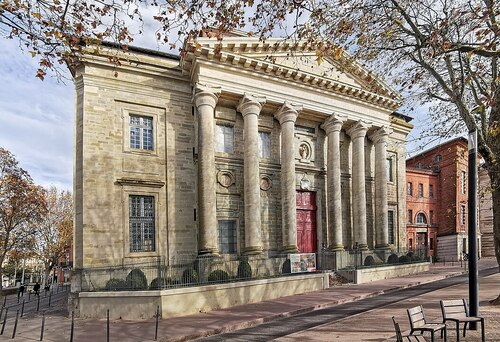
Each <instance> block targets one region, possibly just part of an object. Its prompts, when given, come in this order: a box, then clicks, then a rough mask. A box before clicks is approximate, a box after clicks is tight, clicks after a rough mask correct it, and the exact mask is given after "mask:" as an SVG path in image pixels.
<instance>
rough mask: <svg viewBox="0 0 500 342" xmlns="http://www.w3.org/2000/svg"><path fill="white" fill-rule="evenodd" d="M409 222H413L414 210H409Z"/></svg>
mask: <svg viewBox="0 0 500 342" xmlns="http://www.w3.org/2000/svg"><path fill="white" fill-rule="evenodd" d="M408 223H413V210H411V209H409V210H408Z"/></svg>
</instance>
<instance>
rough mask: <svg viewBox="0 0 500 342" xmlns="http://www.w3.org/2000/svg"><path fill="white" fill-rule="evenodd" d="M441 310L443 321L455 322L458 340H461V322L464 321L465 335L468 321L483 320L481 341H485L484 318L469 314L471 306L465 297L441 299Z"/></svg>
mask: <svg viewBox="0 0 500 342" xmlns="http://www.w3.org/2000/svg"><path fill="white" fill-rule="evenodd" d="M440 303H441V312H442V313H443V323H445V324H446V322H447V321H452V322H455V326H456V331H457V341H460V323H464V337H465V330H466V329H467V324H468V323H473V322H481V341H483V342H484V341H485V336H484V318H483V317H478V316H476V317H471V316H469V308H468V306H467V302H466V301H465V299H456V300H441V301H440Z"/></svg>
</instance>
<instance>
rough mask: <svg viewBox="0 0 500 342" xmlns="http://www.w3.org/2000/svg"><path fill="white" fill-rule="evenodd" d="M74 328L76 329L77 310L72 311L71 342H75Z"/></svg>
mask: <svg viewBox="0 0 500 342" xmlns="http://www.w3.org/2000/svg"><path fill="white" fill-rule="evenodd" d="M73 330H75V312H74V311H71V333H70V335H69V342H73Z"/></svg>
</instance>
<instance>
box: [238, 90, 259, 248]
mask: <svg viewBox="0 0 500 342" xmlns="http://www.w3.org/2000/svg"><path fill="white" fill-rule="evenodd" d="M265 102H266V99H265V97H256V96H251V95H247V94H245V95H244V96H243V98H242V99H241V100H240V103H239V105H238V108H237V110H238V112H240V113H241V114H242V115H243V121H244V128H243V141H244V145H245V151H244V189H245V190H244V194H245V195H244V196H245V197H244V200H245V254H259V253H261V252H262V233H261V222H260V170H259V114H260V110H261V108H262V105H263V104H264V103H265Z"/></svg>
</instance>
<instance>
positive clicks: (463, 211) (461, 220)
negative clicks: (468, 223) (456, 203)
mask: <svg viewBox="0 0 500 342" xmlns="http://www.w3.org/2000/svg"><path fill="white" fill-rule="evenodd" d="M460 223H461V224H465V205H463V204H462V205H461V206H460Z"/></svg>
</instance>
